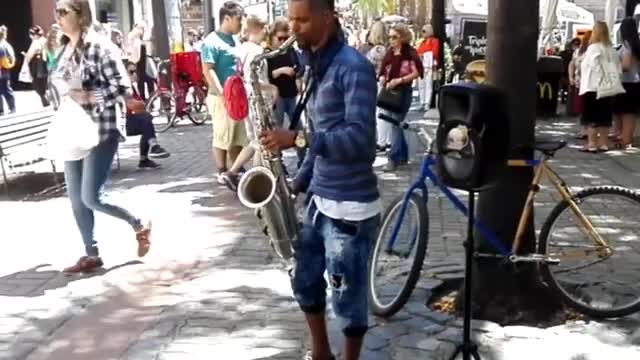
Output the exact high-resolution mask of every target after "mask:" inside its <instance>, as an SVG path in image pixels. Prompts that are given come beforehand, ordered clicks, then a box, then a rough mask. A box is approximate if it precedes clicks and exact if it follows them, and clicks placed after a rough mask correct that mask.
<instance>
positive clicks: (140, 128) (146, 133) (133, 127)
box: [125, 111, 156, 158]
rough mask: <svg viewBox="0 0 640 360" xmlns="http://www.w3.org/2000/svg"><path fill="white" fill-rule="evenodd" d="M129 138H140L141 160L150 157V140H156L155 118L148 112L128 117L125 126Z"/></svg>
mask: <svg viewBox="0 0 640 360" xmlns="http://www.w3.org/2000/svg"><path fill="white" fill-rule="evenodd" d="M125 128H126V130H127V136H136V135H141V136H140V158H146V157H147V155H149V140H150V139H155V138H156V129H154V128H153V116H152V115H151V114H149V113H148V112H146V111H145V112H142V113H139V114H130V115H127V122H126V124H125Z"/></svg>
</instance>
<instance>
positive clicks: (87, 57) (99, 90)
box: [53, 32, 131, 142]
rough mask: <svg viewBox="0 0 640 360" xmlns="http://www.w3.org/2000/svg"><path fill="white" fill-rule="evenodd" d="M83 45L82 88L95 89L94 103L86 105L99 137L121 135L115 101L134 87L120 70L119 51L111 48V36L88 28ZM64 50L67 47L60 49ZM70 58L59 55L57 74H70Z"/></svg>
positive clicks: (55, 74)
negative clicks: (117, 55)
mask: <svg viewBox="0 0 640 360" xmlns="http://www.w3.org/2000/svg"><path fill="white" fill-rule="evenodd" d="M84 41H85V44H84V48H83V51H82V59H81V65H80V66H81V68H82V70H81V74H82V88H83V90H85V91H87V92H94V94H95V99H96V102H95V103H91V104H87V105H83V108H84V109H85V110H86V111H87V112H88V113H89V114H91V117H92V118H93V121H95V122H96V123H98V133H99V134H100V141H101V142H103V141H106V140H109V139H114V138H116V139H119V138H121V136H122V135H121V134H120V130H119V129H118V125H117V116H118V112H117V108H116V105H117V104H118V103H119V102H120V101H121V98H122V97H125V96H130V95H131V89H130V87H129V84H128V83H127V80H126V78H125V77H124V76H125V75H126V74H121V73H120V71H119V70H118V67H119V65H118V63H117V62H118V61H120V60H119V59H118V58H117V57H116V54H114V53H113V52H112V51H111V50H110V46H109V43H108V41H109V39H107V38H106V37H104V36H101V35H99V34H97V33H93V32H89V33H87V34H86V35H84ZM61 51H64V49H63V50H61ZM69 65H70V64H68V61H65V59H62V58H61V59H60V63H59V64H58V66H57V68H56V69H55V70H54V74H53V76H54V77H58V76H59V77H61V78H62V79H64V78H65V76H68V73H69Z"/></svg>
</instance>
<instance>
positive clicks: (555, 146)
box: [533, 139, 567, 156]
mask: <svg viewBox="0 0 640 360" xmlns="http://www.w3.org/2000/svg"><path fill="white" fill-rule="evenodd" d="M565 146H567V142H566V141H564V140H561V141H552V140H537V139H536V143H535V145H533V147H534V148H535V149H536V150H538V151H540V152H541V153H543V154H545V155H547V156H553V155H554V154H555V153H556V151H558V150H560V149H562V148H563V147H565Z"/></svg>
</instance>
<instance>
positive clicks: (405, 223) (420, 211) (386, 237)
mask: <svg viewBox="0 0 640 360" xmlns="http://www.w3.org/2000/svg"><path fill="white" fill-rule="evenodd" d="M403 200H404V196H400V197H398V198H396V199H395V200H394V201H393V202H391V205H389V207H388V208H387V210H386V211H385V214H384V217H383V219H382V227H381V228H380V233H379V234H378V239H377V240H376V243H375V246H374V248H373V249H372V251H371V255H370V259H369V279H368V283H369V285H368V288H369V303H370V307H371V312H372V313H373V314H375V315H378V316H382V317H390V316H392V315H393V314H395V313H396V312H398V310H400V309H401V308H402V307H403V306H404V305H405V304H406V303H407V300H409V296H411V292H412V291H413V289H414V287H415V286H416V282H417V281H418V279H419V278H420V272H421V270H422V263H423V261H424V256H425V253H426V252H427V239H428V236H429V216H428V214H427V207H426V205H425V201H424V199H423V197H422V196H420V195H419V194H417V193H414V194H411V196H410V197H409V199H408V201H407V204H406V209H405V212H404V214H402V211H401V210H402V206H403V203H404V201H403ZM397 224H399V228H398V231H397V236H396V237H395V239H393V240H392V237H393V233H394V228H395V227H396V225H397ZM392 243H393V244H392ZM385 272H388V274H385Z"/></svg>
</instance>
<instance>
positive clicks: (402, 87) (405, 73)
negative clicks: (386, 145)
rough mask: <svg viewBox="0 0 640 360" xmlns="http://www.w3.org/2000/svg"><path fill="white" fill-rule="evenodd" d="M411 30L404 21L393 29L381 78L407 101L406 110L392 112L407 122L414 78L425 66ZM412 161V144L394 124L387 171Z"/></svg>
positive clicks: (392, 114) (420, 74) (386, 86)
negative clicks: (413, 40) (408, 142)
mask: <svg viewBox="0 0 640 360" xmlns="http://www.w3.org/2000/svg"><path fill="white" fill-rule="evenodd" d="M410 43H411V32H410V31H409V28H408V27H407V26H406V25H404V24H397V25H395V26H394V27H393V28H391V30H390V31H389V44H390V47H389V49H388V50H387V53H386V55H385V57H384V59H383V60H382V66H381V67H380V74H379V76H378V77H379V79H380V82H381V86H383V87H384V88H386V89H396V90H399V91H400V92H401V94H402V98H403V100H404V103H403V105H404V106H403V109H402V110H401V111H400V112H393V113H391V112H389V111H388V110H383V112H386V113H387V115H391V116H392V117H393V118H395V119H396V120H397V121H400V122H402V121H404V119H405V117H406V116H407V113H408V112H409V108H410V107H411V99H412V96H413V87H412V84H413V80H415V79H417V78H418V77H422V75H423V73H424V68H423V66H422V61H420V58H419V57H418V54H417V53H416V50H415V49H414V48H413V47H412V46H411V45H410ZM408 160H409V146H408V145H407V140H406V139H405V137H404V132H403V130H402V129H401V128H400V127H398V126H394V127H393V129H392V135H391V151H390V152H389V162H388V163H387V165H386V166H385V167H384V169H383V170H384V171H394V170H395V169H396V167H397V166H398V165H402V164H406V163H407V161H408Z"/></svg>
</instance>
